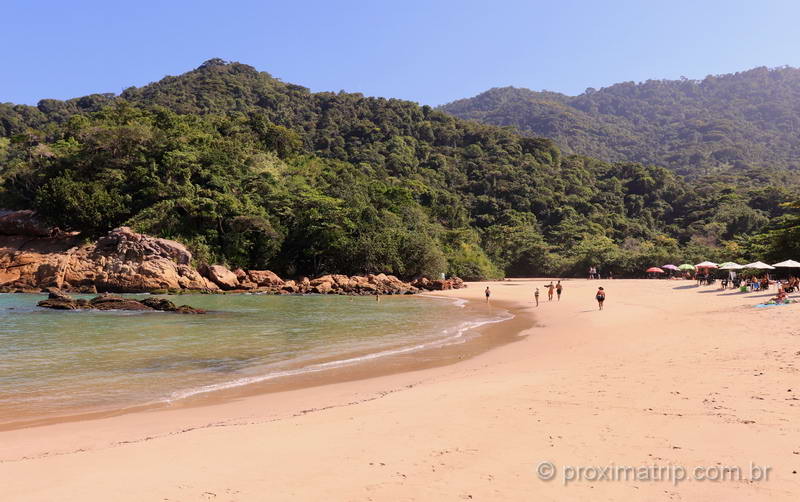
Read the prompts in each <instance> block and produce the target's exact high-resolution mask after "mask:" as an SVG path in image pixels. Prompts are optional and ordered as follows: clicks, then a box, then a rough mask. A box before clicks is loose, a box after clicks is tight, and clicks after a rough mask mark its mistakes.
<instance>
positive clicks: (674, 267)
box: [661, 265, 680, 270]
mask: <svg viewBox="0 0 800 502" xmlns="http://www.w3.org/2000/svg"><path fill="white" fill-rule="evenodd" d="M661 268H663V269H665V270H680V269H679V268H678V267H676V266H675V265H662V266H661Z"/></svg>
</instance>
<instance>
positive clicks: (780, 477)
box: [0, 280, 800, 501]
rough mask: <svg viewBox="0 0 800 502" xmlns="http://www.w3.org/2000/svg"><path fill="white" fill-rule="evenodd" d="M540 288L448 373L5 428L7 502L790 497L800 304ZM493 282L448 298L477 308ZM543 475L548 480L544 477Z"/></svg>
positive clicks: (515, 290)
mask: <svg viewBox="0 0 800 502" xmlns="http://www.w3.org/2000/svg"><path fill="white" fill-rule="evenodd" d="M544 284H545V281H543V280H538V281H537V280H515V281H505V282H500V283H491V284H490V286H491V287H492V289H493V292H494V294H493V301H496V302H503V303H504V305H508V306H509V307H510V308H513V309H514V310H515V311H516V312H517V314H518V317H517V318H516V319H515V320H514V321H510V322H508V323H503V324H498V325H496V326H494V327H493V328H492V329H493V330H494V332H493V333H486V337H483V338H479V339H478V340H481V339H483V340H485V339H486V338H487V337H493V336H496V337H503V338H504V339H505V340H516V341H515V342H514V343H505V342H504V343H498V344H497V346H492V347H491V348H490V349H489V350H485V351H484V350H476V351H474V352H472V351H470V350H468V348H467V347H466V344H464V346H462V347H461V348H462V349H463V352H462V353H459V352H458V351H459V346H453V347H452V349H453V350H454V354H453V355H452V357H451V360H450V361H449V362H448V363H447V364H434V365H432V366H430V367H426V366H424V365H423V366H420V367H418V368H406V369H408V370H409V371H401V372H394V371H390V372H389V373H388V374H368V373H365V374H360V375H359V374H354V375H351V377H349V378H340V379H339V380H331V381H327V382H323V381H320V382H316V383H315V384H314V385H313V386H309V387H304V388H299V389H281V390H279V391H275V392H268V393H264V392H260V391H256V390H255V389H253V390H254V393H253V394H252V395H249V394H243V395H241V396H228V397H227V398H226V399H224V400H221V401H219V402H208V403H199V404H203V405H202V406H181V407H178V408H174V409H159V410H148V411H145V412H140V413H130V414H125V415H121V416H114V417H105V418H98V419H92V420H80V421H74V422H69V423H58V424H51V425H47V426H41V427H32V428H25V429H18V430H11V431H6V432H0V441H1V442H2V443H0V444H2V445H3V451H2V454H1V455H0V482H1V483H3V486H4V492H5V495H4V497H5V498H7V499H8V500H15V501H16V500H81V501H84V500H88V501H92V500H98V501H99V500H123V501H124V500H137V501H140V500H322V499H326V500H365V501H366V500H470V499H472V500H726V501H728V500H795V499H796V495H797V493H800V475H798V474H797V471H799V470H800V400H799V399H798V398H800V396H798V395H797V394H798V393H799V392H800V370H799V369H798V368H799V367H798V362H800V327H798V326H799V325H798V320H800V305H790V306H782V307H773V308H766V309H756V308H753V307H752V306H753V305H754V304H756V303H759V302H760V301H763V300H764V299H765V297H764V296H763V295H765V293H752V294H750V293H748V294H740V293H732V292H722V291H719V290H717V289H716V288H713V287H700V288H698V287H696V286H694V284H693V283H689V282H684V281H647V280H639V281H634V280H615V281H602V282H598V281H586V280H571V281H565V283H564V284H565V290H564V295H563V298H562V300H561V302H556V301H555V300H554V301H553V302H548V301H547V296H546V292H545V290H544V287H543V285H544ZM536 285H538V286H539V287H540V289H541V296H540V302H541V306H540V307H539V308H538V309H537V308H535V307H533V306H532V291H533V287H534V286H536ZM597 285H603V286H604V287H605V288H606V290H607V292H608V299H607V301H606V309H605V310H604V311H603V312H598V311H597V305H596V302H595V301H594V291H595V288H596V286H597ZM484 287H485V284H472V285H470V288H468V289H467V290H461V291H452V292H445V293H444V294H447V295H452V296H458V297H462V298H467V299H471V300H473V301H476V302H481V301H482V295H483V288H484ZM484 306H485V305H484ZM485 308H489V307H486V306H485ZM520 335H522V337H520ZM490 345H494V344H490ZM487 348H488V347H487ZM359 371H362V370H361V369H359ZM363 371H366V370H363ZM543 461H548V462H552V463H553V465H554V466H556V477H555V479H554V480H552V481H542V480H541V479H539V477H537V467H538V466H539V465H540V463H541V462H543ZM751 463H755V464H756V465H757V466H769V467H770V475H769V478H768V479H767V480H765V481H751V480H740V481H717V482H713V481H700V480H686V481H683V482H681V483H674V482H667V481H646V480H634V481H630V480H629V481H613V480H607V479H600V480H597V479H594V480H581V481H573V482H572V483H569V484H568V485H567V486H564V479H563V473H564V472H565V470H567V469H568V468H569V467H570V466H572V467H576V468H577V467H581V466H583V467H593V466H597V467H601V466H609V465H612V464H613V465H616V466H646V465H659V466H661V465H672V466H682V467H684V468H685V469H686V470H688V471H692V470H693V469H695V468H696V467H704V466H705V467H709V466H710V467H713V466H740V467H741V468H742V469H744V470H745V471H747V472H746V474H747V475H748V476H749V474H750V472H751ZM587 472H590V471H587Z"/></svg>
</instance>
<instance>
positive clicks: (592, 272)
mask: <svg viewBox="0 0 800 502" xmlns="http://www.w3.org/2000/svg"><path fill="white" fill-rule="evenodd" d="M589 279H594V267H591V266H590V267H589Z"/></svg>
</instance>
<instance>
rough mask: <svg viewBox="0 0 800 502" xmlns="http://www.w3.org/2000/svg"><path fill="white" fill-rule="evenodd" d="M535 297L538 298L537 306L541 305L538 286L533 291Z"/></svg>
mask: <svg viewBox="0 0 800 502" xmlns="http://www.w3.org/2000/svg"><path fill="white" fill-rule="evenodd" d="M533 298H534V299H535V300H536V306H537V307H538V306H539V288H536V291H535V292H534V293H533Z"/></svg>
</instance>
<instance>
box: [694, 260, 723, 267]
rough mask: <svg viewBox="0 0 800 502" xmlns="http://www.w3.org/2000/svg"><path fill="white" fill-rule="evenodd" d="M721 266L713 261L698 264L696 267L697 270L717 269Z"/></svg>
mask: <svg viewBox="0 0 800 502" xmlns="http://www.w3.org/2000/svg"><path fill="white" fill-rule="evenodd" d="M718 266H719V265H717V264H716V263H714V262H713V261H704V262H703V263H698V264H697V265H695V267H697V268H717V267H718Z"/></svg>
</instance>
